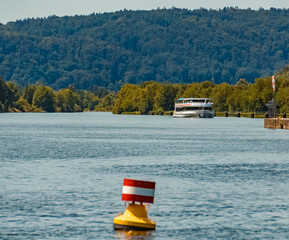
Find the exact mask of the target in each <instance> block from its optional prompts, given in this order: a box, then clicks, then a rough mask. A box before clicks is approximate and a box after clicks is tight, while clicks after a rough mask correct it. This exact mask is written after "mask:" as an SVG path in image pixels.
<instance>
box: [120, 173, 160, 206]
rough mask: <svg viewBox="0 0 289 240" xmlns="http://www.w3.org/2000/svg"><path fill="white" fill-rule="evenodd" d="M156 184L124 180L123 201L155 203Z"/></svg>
mask: <svg viewBox="0 0 289 240" xmlns="http://www.w3.org/2000/svg"><path fill="white" fill-rule="evenodd" d="M155 187H156V183H155V182H150V181H141V180H133V179H126V178H125V179H124V180H123V188H122V198H121V200H122V201H132V202H141V203H142V202H146V203H153V202H154V195H155Z"/></svg>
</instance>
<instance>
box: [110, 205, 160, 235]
mask: <svg viewBox="0 0 289 240" xmlns="http://www.w3.org/2000/svg"><path fill="white" fill-rule="evenodd" d="M146 206H147V205H143V204H135V203H130V204H129V206H128V207H127V208H126V209H125V212H124V213H123V214H121V215H117V216H116V217H115V218H114V220H113V228H114V230H125V231H129V230H138V231H147V230H155V229H156V224H155V222H154V221H152V220H150V219H148V215H147V209H146Z"/></svg>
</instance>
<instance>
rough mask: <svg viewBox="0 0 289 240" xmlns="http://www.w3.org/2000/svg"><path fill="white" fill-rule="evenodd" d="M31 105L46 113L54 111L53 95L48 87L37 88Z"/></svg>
mask: <svg viewBox="0 0 289 240" xmlns="http://www.w3.org/2000/svg"><path fill="white" fill-rule="evenodd" d="M32 103H33V105H34V106H35V107H37V108H40V109H42V110H44V111H46V112H54V111H55V95H54V93H53V91H52V89H51V88H50V87H46V86H39V87H37V89H36V91H35V93H34V96H33V100H32Z"/></svg>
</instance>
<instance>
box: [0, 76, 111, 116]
mask: <svg viewBox="0 0 289 240" xmlns="http://www.w3.org/2000/svg"><path fill="white" fill-rule="evenodd" d="M115 97H116V93H114V92H111V91H109V90H107V89H106V88H104V87H98V88H95V89H92V90H91V91H87V90H77V89H75V88H74V87H73V86H72V85H69V87H68V88H65V89H60V90H58V91H54V90H53V89H52V88H51V87H48V86H44V85H40V84H37V85H26V86H25V87H21V86H19V85H18V84H16V83H13V82H9V81H8V82H6V83H5V82H4V81H3V79H2V78H1V77H0V113H1V112H82V111H85V110H89V111H111V110H112V106H113V104H114V100H115Z"/></svg>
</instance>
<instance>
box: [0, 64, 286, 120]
mask: <svg viewBox="0 0 289 240" xmlns="http://www.w3.org/2000/svg"><path fill="white" fill-rule="evenodd" d="M275 80H276V89H277V91H276V92H275V98H276V102H277V107H278V109H279V116H283V115H286V113H288V112H289V65H288V66H286V67H285V68H284V69H282V70H281V71H280V72H279V73H278V74H276V76H275ZM180 97H205V98H212V99H213V102H214V110H215V112H216V116H228V117H230V116H236V117H238V116H239V115H240V117H266V112H267V107H266V104H267V103H268V102H269V101H271V100H272V99H273V98H274V92H273V90H272V78H271V76H268V77H265V78H256V79H255V82H254V83H248V82H247V81H246V80H245V79H240V80H239V81H238V82H237V83H236V84H235V85H231V84H228V83H221V84H214V83H213V82H210V81H204V82H198V83H192V84H180V83H179V84H172V83H168V82H167V83H158V82H155V81H148V82H144V83H142V84H140V85H136V84H125V85H123V86H122V87H121V89H120V91H119V92H112V91H109V90H108V89H106V88H104V87H97V88H94V89H91V90H89V91H88V90H78V89H75V88H74V87H73V86H72V85H69V86H68V87H67V88H65V89H60V90H57V91H55V90H53V89H52V88H51V87H49V86H43V85H37V84H35V85H26V86H25V87H21V86H19V85H17V84H16V83H14V82H10V81H8V82H4V80H3V79H2V78H1V77H0V113H1V112H83V111H107V112H112V113H114V114H147V115H149V114H150V115H171V114H172V111H173V110H174V103H175V101H176V99H178V98H180ZM252 114H253V115H252Z"/></svg>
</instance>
